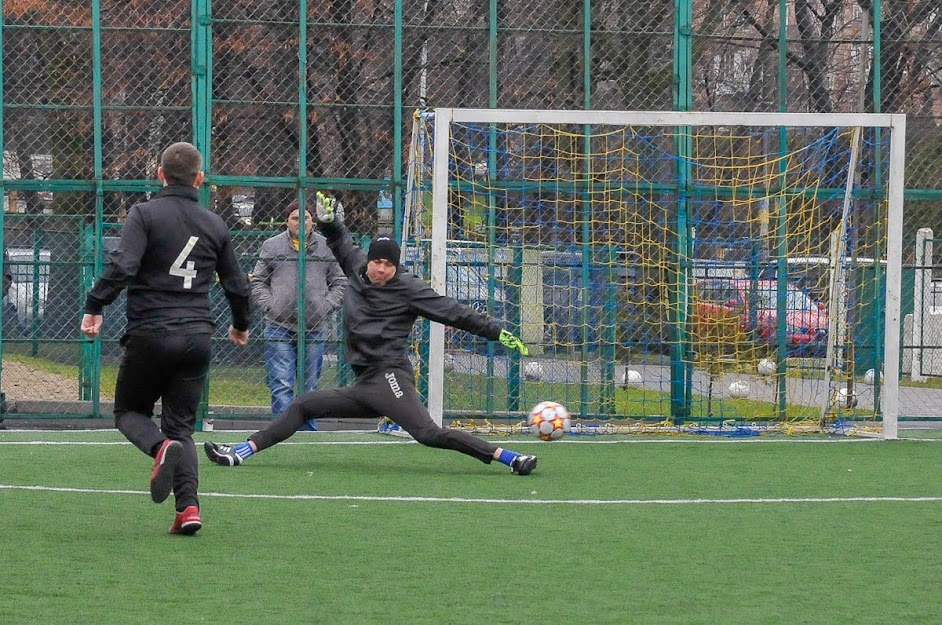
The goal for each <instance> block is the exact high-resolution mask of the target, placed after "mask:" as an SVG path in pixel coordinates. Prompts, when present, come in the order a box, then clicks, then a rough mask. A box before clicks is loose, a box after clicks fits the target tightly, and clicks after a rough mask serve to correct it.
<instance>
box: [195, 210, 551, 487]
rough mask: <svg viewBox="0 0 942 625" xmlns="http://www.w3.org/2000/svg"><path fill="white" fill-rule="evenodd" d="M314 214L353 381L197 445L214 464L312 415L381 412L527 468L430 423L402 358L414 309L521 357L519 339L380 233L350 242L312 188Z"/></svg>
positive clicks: (522, 458) (518, 457)
mask: <svg viewBox="0 0 942 625" xmlns="http://www.w3.org/2000/svg"><path fill="white" fill-rule="evenodd" d="M316 202H317V220H318V222H319V227H320V230H321V232H322V233H323V234H324V236H325V237H326V238H327V245H328V246H329V247H330V249H331V251H332V252H333V254H334V256H335V257H336V259H337V262H338V263H340V267H341V268H342V269H343V272H344V274H345V275H346V276H347V288H346V291H345V292H344V296H343V325H344V327H343V330H344V348H345V349H344V354H345V356H346V359H347V362H348V363H349V364H350V366H351V367H352V368H353V370H354V372H355V374H356V381H355V382H354V383H353V384H352V385H351V386H347V387H344V388H333V389H322V390H317V391H311V392H308V393H304V394H302V395H300V396H298V397H296V398H295V400H294V401H293V402H292V404H291V405H290V406H289V407H288V409H287V410H286V411H285V412H283V413H282V414H281V416H280V417H279V418H278V419H277V420H276V421H274V422H272V423H271V424H270V425H269V426H268V427H266V428H265V429H263V430H260V431H258V432H255V433H254V434H252V435H251V436H250V437H249V439H248V441H247V442H245V443H240V444H237V445H232V446H230V445H222V444H217V443H212V442H207V443H205V444H204V448H205V450H206V455H207V456H209V459H210V460H212V461H213V462H215V463H216V464H219V465H223V466H236V465H240V464H242V463H243V462H244V461H245V459H246V458H248V457H249V456H251V455H253V454H256V453H258V452H260V451H262V450H263V449H267V448H269V447H271V446H272V445H275V444H277V443H279V442H281V441H283V440H285V439H287V438H289V437H290V436H292V435H293V434H294V433H295V432H296V431H297V430H298V428H299V427H301V425H303V424H304V423H305V422H306V421H308V420H309V419H313V418H326V417H332V418H337V419H344V418H348V419H349V418H369V417H379V416H386V417H388V418H389V419H391V420H392V421H394V422H395V423H397V424H399V426H400V427H401V428H402V429H403V430H405V431H406V432H408V433H409V434H410V435H412V437H413V438H414V439H415V440H416V441H418V442H419V443H422V444H423V445H427V446H429V447H437V448H439V449H451V450H454V451H459V452H461V453H463V454H467V455H469V456H471V457H473V458H477V459H478V460H480V461H482V462H485V463H488V464H489V463H490V462H492V461H493V460H497V461H499V462H502V463H504V464H506V465H508V466H509V467H510V469H511V471H512V472H513V473H516V474H517V475H527V474H529V473H530V472H532V471H533V469H534V468H535V467H536V461H537V459H536V456H532V455H526V454H519V453H516V452H513V451H510V450H507V449H502V448H500V447H498V446H497V445H494V444H492V443H490V442H488V441H485V440H483V439H480V438H478V437H476V436H473V435H471V434H469V433H468V432H464V431H461V430H454V429H450V428H444V427H441V426H439V425H437V424H436V423H435V421H434V420H433V419H432V417H431V415H430V414H429V412H428V409H427V408H426V407H425V405H424V404H423V403H422V398H421V397H420V396H419V394H418V392H417V391H416V389H415V373H414V371H413V369H412V363H411V362H410V361H409V358H408V355H407V354H408V347H409V335H410V333H411V331H412V326H413V324H414V323H415V321H416V319H417V318H418V317H420V316H422V317H425V318H426V319H430V320H432V321H435V322H438V323H442V324H445V325H448V326H451V327H454V328H458V329H460V330H465V331H467V332H471V333H472V334H476V335H478V336H482V337H484V338H487V339H490V340H492V341H498V340H499V341H500V342H501V343H502V344H503V345H504V346H505V347H507V348H509V349H513V350H516V351H518V352H520V353H521V354H522V355H524V356H526V355H527V353H528V350H527V347H526V345H524V344H523V342H522V341H521V340H520V339H519V338H517V337H516V336H514V335H513V334H511V333H510V332H507V331H506V330H502V329H501V327H500V324H499V323H498V321H497V320H495V319H492V318H490V317H487V316H485V315H482V314H480V313H478V312H477V311H475V310H474V309H473V308H471V307H470V306H465V305H464V304H461V303H460V302H457V301H455V300H454V299H452V298H450V297H447V296H444V295H440V294H438V293H437V292H435V291H434V290H433V289H432V288H431V287H430V286H429V285H428V284H426V283H425V282H424V281H422V280H421V279H420V278H418V277H417V276H415V275H413V274H411V273H409V272H407V271H405V270H403V269H401V268H400V267H399V260H400V255H401V253H400V250H399V246H398V245H397V244H396V243H395V242H394V241H393V240H392V239H389V238H387V237H379V238H377V239H374V240H373V242H372V244H371V245H370V248H369V252H366V251H364V250H362V249H361V248H359V247H357V246H356V245H355V244H354V242H353V239H352V238H351V237H350V234H349V233H348V232H347V230H346V228H345V227H344V225H343V223H342V220H341V219H340V216H339V215H335V211H334V209H335V207H334V201H333V199H332V198H330V197H327V196H325V195H323V194H321V193H318V194H317V200H316Z"/></svg>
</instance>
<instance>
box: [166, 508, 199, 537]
mask: <svg viewBox="0 0 942 625" xmlns="http://www.w3.org/2000/svg"><path fill="white" fill-rule="evenodd" d="M201 527H203V520H202V519H200V509H199V508H197V507H196V506H189V507H188V508H187V509H185V510H184V511H183V512H177V516H176V517H174V519H173V525H171V526H170V529H169V530H167V533H168V534H186V535H187V536H192V535H193V534H195V533H196V532H198V531H199V529H200V528H201Z"/></svg>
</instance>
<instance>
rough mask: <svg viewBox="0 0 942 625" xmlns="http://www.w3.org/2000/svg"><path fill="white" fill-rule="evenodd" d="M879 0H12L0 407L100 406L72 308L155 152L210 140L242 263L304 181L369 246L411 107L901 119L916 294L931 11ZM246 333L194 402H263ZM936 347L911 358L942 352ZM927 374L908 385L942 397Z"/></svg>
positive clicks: (930, 5) (207, 146) (388, 212)
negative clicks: (877, 10) (335, 200)
mask: <svg viewBox="0 0 942 625" xmlns="http://www.w3.org/2000/svg"><path fill="white" fill-rule="evenodd" d="M877 6H879V7H881V11H882V13H881V14H879V15H874V13H873V5H871V3H869V2H862V1H859V0H858V1H854V0H819V1H816V2H810V1H807V0H796V1H794V2H785V1H784V0H773V1H763V0H747V1H745V2H741V1H738V0H736V1H734V0H712V1H711V0H704V1H702V2H701V1H700V0H685V1H682V2H672V1H668V0H640V1H638V2H623V1H616V0H605V1H601V2H562V1H560V0H549V1H546V2H541V3H537V4H534V3H532V2H524V1H522V0H490V1H487V0H481V1H474V2H468V1H466V0H460V1H459V0H440V1H431V0H430V1H426V2H402V1H401V0H386V1H382V0H377V1H374V2H356V3H355V2H349V1H342V2H332V3H317V2H306V1H304V0H273V1H272V2H267V3H257V2H248V1H244V0H161V1H159V2H143V1H141V0H130V1H128V0H121V1H118V0H83V1H81V2H76V1H74V0H70V1H65V0H32V1H27V0H7V1H5V2H3V5H2V11H3V13H2V27H0V34H2V68H0V69H2V72H0V88H2V107H0V111H2V126H0V146H2V153H3V177H2V186H3V189H2V191H3V200H4V211H3V221H2V226H3V247H4V250H6V252H7V259H6V262H7V265H8V267H7V269H8V270H9V271H10V273H11V274H12V277H13V282H12V286H11V287H10V289H9V290H8V292H7V293H6V294H5V298H4V302H5V305H4V307H3V334H2V343H0V345H2V355H3V361H2V370H0V386H2V392H3V394H4V396H5V404H4V409H5V410H6V413H7V414H6V415H5V416H7V417H12V416H14V415H23V416H31V417H43V416H49V417H53V416H55V417H59V418H61V416H62V415H64V414H65V415H71V416H75V417H88V416H96V417H97V416H101V415H106V416H107V415H108V414H109V407H108V401H109V399H110V394H111V392H112V389H113V384H114V364H115V362H116V359H117V358H118V355H119V352H120V348H119V347H118V346H117V339H118V338H119V336H120V333H121V328H122V326H123V320H122V318H121V314H122V312H123V308H122V305H121V303H120V302H118V303H116V304H115V305H113V306H112V307H110V308H109V309H108V310H107V311H106V314H107V320H106V324H107V325H106V334H105V336H104V337H103V339H102V340H101V341H100V343H95V342H89V341H86V340H85V339H84V338H82V337H81V335H80V333H79V331H78V322H79V318H80V315H81V305H82V301H83V299H84V295H85V293H86V292H87V290H88V289H89V288H90V287H91V285H92V284H93V281H94V278H95V277H96V276H97V275H99V272H100V269H101V266H102V264H103V263H104V262H107V252H108V250H109V246H111V245H113V241H114V237H116V236H117V233H118V229H119V228H120V225H121V224H122V222H123V219H124V216H125V215H126V213H127V211H128V209H129V208H130V206H132V205H133V204H134V203H136V202H139V201H141V200H143V199H145V198H147V197H148V196H149V194H151V193H153V192H154V191H155V190H157V189H158V186H159V185H158V183H157V182H156V180H155V178H156V167H157V159H158V158H159V154H160V152H161V151H162V149H163V148H164V147H166V146H167V145H168V144H170V143H172V142H174V141H179V140H190V141H192V142H194V143H195V144H196V145H197V146H198V147H199V148H200V149H201V151H202V152H203V154H204V156H205V158H206V168H207V174H208V175H207V185H206V187H205V188H204V195H203V201H204V203H205V204H206V205H207V206H208V207H209V208H211V209H212V210H214V211H216V212H217V213H219V214H220V215H222V216H223V217H224V219H225V220H226V221H227V223H228V224H229V226H230V228H231V230H232V232H233V236H234V239H235V240H236V241H237V244H238V246H239V250H240V253H241V258H242V260H243V263H244V266H245V268H246V271H247V272H248V271H251V268H252V266H253V265H254V263H255V261H256V259H257V258H258V251H259V247H260V245H261V242H262V241H263V240H264V239H265V238H267V237H268V236H271V235H272V234H274V233H277V232H280V231H282V230H283V229H284V219H285V207H286V206H287V205H288V203H289V202H290V201H291V200H292V199H293V198H295V197H297V196H298V193H299V189H301V188H305V189H318V190H325V191H329V192H331V193H333V194H335V195H337V196H338V197H339V199H340V200H341V201H342V202H343V204H344V206H345V208H346V215H347V223H348V225H349V226H350V228H351V230H352V231H353V232H354V233H355V234H356V235H357V236H358V237H362V238H363V239H364V240H369V238H370V237H372V236H375V235H377V234H380V233H394V234H399V232H400V228H401V221H402V220H401V218H402V214H403V205H404V204H403V195H404V192H405V191H406V187H407V184H406V179H407V169H408V164H409V143H410V139H411V132H412V127H413V118H414V113H415V111H416V110H417V109H420V108H423V107H428V108H432V107H436V106H449V107H477V108H529V109H596V110H711V111H737V110H743V111H785V112H807V111H811V112H855V111H865V112H872V111H878V112H893V113H896V112H904V113H906V114H907V115H908V130H909V132H908V138H907V144H908V145H907V181H906V187H907V191H906V200H907V201H906V215H905V221H904V237H905V239H906V241H905V242H904V249H905V250H906V256H905V258H904V263H906V264H907V265H908V267H909V268H908V270H907V271H904V274H906V276H908V277H907V280H909V284H911V283H912V280H913V276H914V275H915V272H916V271H917V269H916V268H915V267H916V264H917V259H916V233H917V231H918V230H919V229H920V228H925V227H932V226H934V225H935V224H936V223H937V222H938V220H939V216H940V215H942V175H940V174H942V157H940V155H942V126H940V124H942V12H940V11H939V9H938V2H937V1H936V0H914V1H913V2H909V3H905V4H900V3H882V4H881V5H877ZM931 281H932V280H931V279H930V282H931ZM908 288H909V293H912V287H911V286H909V287H908ZM906 289H907V286H906V284H905V283H904V314H911V313H912V310H911V308H912V302H913V301H914V298H913V297H912V296H910V297H909V298H908V300H907V297H906V295H905V292H906ZM214 298H215V299H214V306H217V307H218V310H219V315H220V319H221V324H220V325H221V326H222V327H225V317H226V312H225V308H224V306H223V304H222V302H223V300H222V296H221V293H214ZM906 301H909V302H910V304H909V307H910V309H909V310H907V304H906V303H905V302H906ZM252 331H253V340H252V345H251V346H250V348H249V349H247V350H243V351H236V350H232V349H230V348H228V347H227V346H226V345H225V343H224V340H223V338H222V334H220V340H219V342H218V345H217V350H216V352H215V361H214V368H213V370H212V371H211V379H210V384H209V389H208V390H209V392H208V396H207V400H206V402H207V409H210V410H216V409H219V410H223V409H229V410H230V412H233V413H235V414H243V413H244V414H256V413H258V412H264V411H265V410H266V405H267V401H268V398H267V387H266V384H265V372H264V364H263V359H262V357H261V341H260V336H261V330H260V320H256V325H254V326H253V328H252ZM417 333H418V335H419V338H420V339H421V337H422V336H423V328H422V327H419V328H417ZM906 336H912V333H910V334H908V335H906ZM929 336H930V335H929V334H928V333H923V335H922V336H921V339H920V340H921V341H922V343H921V344H920V346H919V347H920V348H926V349H928V348H931V347H940V348H942V339H939V345H937V346H933V345H928V344H927V343H926V341H927V340H930V339H929V338H927V337H929ZM331 341H332V342H333V343H332V345H330V346H329V347H328V350H327V354H328V365H329V366H328V369H327V371H326V372H325V377H324V378H323V384H326V385H332V384H336V383H343V382H344V381H345V380H346V379H347V378H346V377H345V376H347V375H348V373H349V372H347V373H345V372H344V369H343V367H341V366H338V365H337V364H336V363H337V362H338V361H342V353H340V352H341V351H342V350H341V349H340V348H339V345H338V344H337V343H336V332H334V334H333V335H332V338H331ZM420 343H421V341H420ZM907 346H908V347H913V345H912V344H909V345H907ZM421 351H422V350H421V349H418V350H417V352H418V353H417V358H421ZM331 363H333V364H331ZM926 377H927V380H926V381H924V382H906V383H907V384H914V385H921V386H922V387H933V386H942V384H937V382H938V381H939V378H937V377H934V376H932V375H928V376H926ZM420 386H421V385H420ZM929 390H931V388H930V389H929ZM914 401H915V402H916V403H918V402H919V401H920V400H918V399H916V400H914ZM904 402H905V397H904ZM913 412H914V413H916V412H918V410H916V409H914V410H913ZM923 412H924V411H923ZM903 414H904V415H905V414H906V406H905V405H904V406H903ZM920 414H921V413H920Z"/></svg>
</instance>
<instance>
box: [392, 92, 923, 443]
mask: <svg viewBox="0 0 942 625" xmlns="http://www.w3.org/2000/svg"><path fill="white" fill-rule="evenodd" d="M904 133H905V117H904V116H901V115H881V114H855V115H844V114H830V115H822V114H775V113H683V112H614V111H595V112H588V111H531V110H475V109H435V110H434V111H431V112H419V113H417V114H416V117H415V124H414V126H413V133H412V142H411V146H410V158H409V169H408V177H409V183H408V188H407V193H406V203H405V205H406V210H405V211H404V219H403V223H402V233H403V249H404V250H405V251H404V257H405V262H406V266H407V267H410V268H411V269H412V270H413V271H415V272H417V273H419V274H421V275H423V276H424V277H426V279H428V280H429V281H430V282H431V284H432V286H433V287H434V288H436V290H438V291H439V292H441V293H445V294H448V295H450V296H452V297H454V298H456V299H458V300H459V301H462V302H464V303H466V304H469V305H471V306H473V307H475V308H477V309H478V310H481V311H483V312H486V313H488V314H489V315H491V316H493V317H496V318H498V319H500V320H501V321H502V323H503V324H504V327H505V328H506V329H508V330H510V331H513V332H515V333H517V334H518V335H519V336H521V338H522V339H523V340H524V342H526V343H527V345H528V346H529V348H530V354H529V356H527V357H521V356H519V355H517V354H515V353H508V352H507V351H506V350H505V349H504V348H503V347H502V346H500V345H499V344H495V343H490V342H487V341H484V340H481V339H478V338H477V337H473V336H470V335H468V334H466V333H463V332H459V331H452V330H450V329H446V328H444V327H443V326H441V325H439V324H434V323H433V324H427V325H426V326H423V327H420V328H419V330H418V331H417V336H416V357H417V360H418V362H419V367H418V368H417V369H418V375H419V377H420V388H421V389H422V390H423V391H424V392H425V393H426V394H427V398H428V402H429V409H430V411H431V412H432V414H433V416H434V417H435V418H436V419H437V420H438V421H439V422H445V423H448V424H450V425H458V426H461V427H467V428H470V429H472V430H476V431H485V432H494V433H497V432H516V431H519V429H520V428H521V427H522V425H524V423H525V418H526V414H527V412H528V410H529V409H530V407H532V406H533V405H534V404H536V403H538V402H540V401H543V400H552V401H557V402H559V403H562V404H563V405H565V406H566V407H567V408H568V409H569V411H570V412H571V413H572V415H573V419H574V431H575V432H576V433H577V434H591V433H614V434H617V433H634V432H684V433H687V432H697V433H703V434H725V435H754V434H760V433H765V432H780V433H799V432H829V433H844V434H870V433H872V434H873V435H882V436H884V437H890V438H892V437H895V436H896V415H897V403H898V401H897V394H898V393H897V387H898V372H899V334H900V332H899V330H900V320H899V317H900V300H899V286H900V262H901V258H900V256H901V252H900V249H901V248H900V241H901V234H902V230H901V228H902V226H901V220H902V198H903V196H902V185H903V164H904V152H903V145H904V143H903V137H904Z"/></svg>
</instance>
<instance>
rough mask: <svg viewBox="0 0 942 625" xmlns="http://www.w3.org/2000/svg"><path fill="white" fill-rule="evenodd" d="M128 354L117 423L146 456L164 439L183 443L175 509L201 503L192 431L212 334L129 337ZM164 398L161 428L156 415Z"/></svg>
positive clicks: (126, 341)
mask: <svg viewBox="0 0 942 625" xmlns="http://www.w3.org/2000/svg"><path fill="white" fill-rule="evenodd" d="M121 343H122V345H124V356H123V357H122V359H121V365H120V367H119V369H118V381H117V384H116V385H115V398H114V400H115V401H114V417H115V425H116V426H117V428H118V429H119V430H120V431H121V433H122V434H124V436H125V437H127V439H128V440H129V441H131V442H132V443H134V445H135V446H136V447H137V448H138V449H140V450H141V451H143V452H144V453H145V454H147V455H148V456H151V457H154V456H155V455H156V453H157V450H158V449H159V448H160V444H161V443H163V441H164V439H165V438H171V439H174V440H178V441H180V442H181V443H183V457H182V459H181V460H180V464H179V465H178V466H177V470H176V472H175V473H174V476H173V493H174V496H175V497H176V509H177V512H182V511H183V509H184V508H186V507H187V506H199V499H198V497H197V489H198V487H199V471H198V467H197V454H196V445H194V444H193V430H194V428H195V427H196V410H197V408H198V406H199V403H200V398H201V396H202V394H203V384H204V382H205V381H206V375H207V372H208V370H209V359H210V347H211V344H212V336H211V335H210V334H178V333H169V334H166V335H162V336H143V335H133V336H127V335H126V336H125V337H124V338H122V339H121ZM158 399H160V403H161V415H160V427H159V428H158V427H157V424H156V423H154V421H153V420H152V418H151V417H152V416H153V414H154V404H155V403H156V402H157V400H158Z"/></svg>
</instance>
